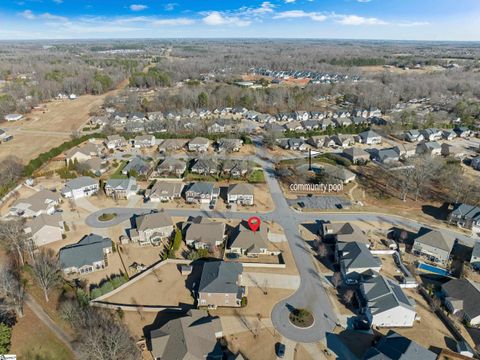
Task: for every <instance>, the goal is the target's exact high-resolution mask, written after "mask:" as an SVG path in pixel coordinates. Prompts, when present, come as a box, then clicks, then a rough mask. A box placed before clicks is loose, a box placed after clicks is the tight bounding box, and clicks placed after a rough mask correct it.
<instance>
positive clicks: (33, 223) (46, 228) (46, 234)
mask: <svg viewBox="0 0 480 360" xmlns="http://www.w3.org/2000/svg"><path fill="white" fill-rule="evenodd" d="M64 232H65V229H64V226H63V220H62V217H61V215H60V214H54V215H45V214H41V215H39V216H37V217H34V218H31V219H28V220H27V222H26V224H25V233H26V234H27V236H28V237H29V238H30V239H31V240H32V241H33V243H34V244H35V246H43V245H47V244H50V243H52V242H55V241H60V240H62V239H63V234H64Z"/></svg>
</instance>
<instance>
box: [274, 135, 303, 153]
mask: <svg viewBox="0 0 480 360" xmlns="http://www.w3.org/2000/svg"><path fill="white" fill-rule="evenodd" d="M277 141H278V145H279V146H280V147H282V148H283V149H286V150H299V151H304V150H306V149H307V145H306V143H305V141H304V140H303V139H299V138H286V139H279V140H277Z"/></svg>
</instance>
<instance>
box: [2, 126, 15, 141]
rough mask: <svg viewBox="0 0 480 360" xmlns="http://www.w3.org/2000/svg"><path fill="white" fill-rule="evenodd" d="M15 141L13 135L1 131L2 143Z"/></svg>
mask: <svg viewBox="0 0 480 360" xmlns="http://www.w3.org/2000/svg"><path fill="white" fill-rule="evenodd" d="M12 139H13V135H10V134H8V133H7V132H5V130H3V129H0V143H2V142H7V141H10V140H12Z"/></svg>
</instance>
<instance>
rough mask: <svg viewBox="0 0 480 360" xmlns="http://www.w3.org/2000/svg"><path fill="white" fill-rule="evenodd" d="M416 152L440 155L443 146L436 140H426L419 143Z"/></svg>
mask: <svg viewBox="0 0 480 360" xmlns="http://www.w3.org/2000/svg"><path fill="white" fill-rule="evenodd" d="M416 153H417V154H418V155H423V154H425V155H432V156H433V155H440V154H441V153H442V147H441V146H440V144H439V143H438V142H436V141H425V142H421V143H420V144H418V145H417V150H416Z"/></svg>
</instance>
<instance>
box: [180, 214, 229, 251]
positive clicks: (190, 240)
mask: <svg viewBox="0 0 480 360" xmlns="http://www.w3.org/2000/svg"><path fill="white" fill-rule="evenodd" d="M184 230H185V235H184V239H185V243H186V244H187V245H188V246H190V247H193V248H195V249H197V250H198V249H207V250H213V249H214V248H216V247H217V246H220V245H222V244H223V242H224V241H225V238H226V235H225V223H223V222H214V221H210V220H209V219H206V218H203V219H202V220H200V221H195V222H187V223H186V224H185V226H184Z"/></svg>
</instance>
